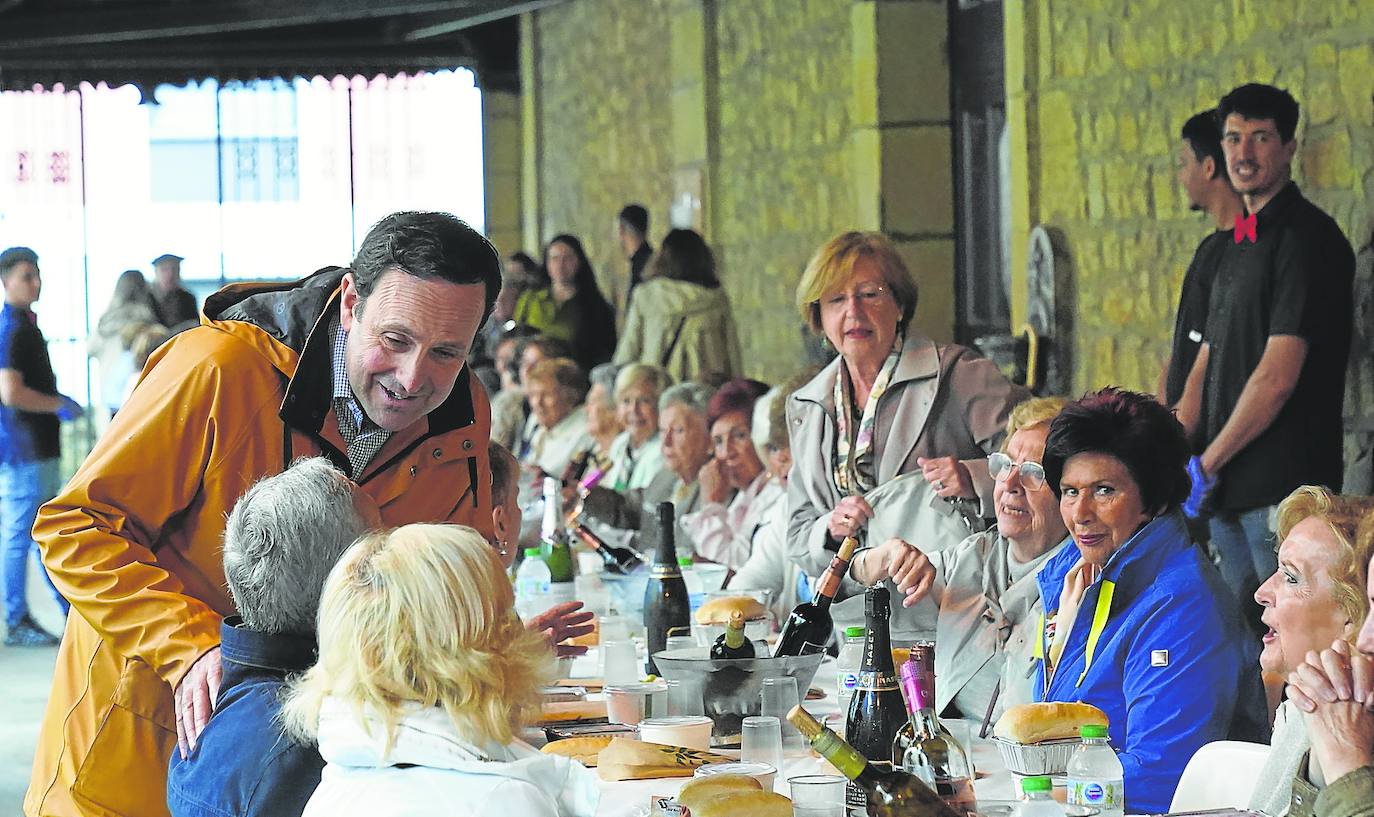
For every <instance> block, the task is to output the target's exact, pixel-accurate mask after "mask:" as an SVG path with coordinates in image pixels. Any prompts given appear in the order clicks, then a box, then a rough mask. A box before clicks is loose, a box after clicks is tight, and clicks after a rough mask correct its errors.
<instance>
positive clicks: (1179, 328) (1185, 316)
mask: <svg viewBox="0 0 1374 817" xmlns="http://www.w3.org/2000/svg"><path fill="white" fill-rule="evenodd" d="M1231 236H1232V231H1231V230H1217V231H1216V232H1213V233H1212V234H1210V235H1208V236H1207V237H1206V238H1204V239H1202V243H1201V244H1199V245H1198V246H1197V251H1196V252H1194V253H1193V260H1192V262H1191V263H1190V264H1188V271H1187V272H1186V273H1185V274H1184V275H1183V287H1182V289H1180V290H1179V294H1178V317H1177V318H1176V319H1175V320H1174V345H1173V354H1172V355H1171V356H1170V358H1169V371H1168V372H1166V373H1165V376H1164V401H1165V402H1166V403H1167V404H1169V405H1170V406H1172V405H1174V404H1175V403H1177V402H1178V400H1179V398H1180V397H1182V396H1183V387H1184V385H1185V384H1186V383H1187V382H1188V373H1189V372H1191V371H1192V370H1193V363H1194V361H1196V360H1197V353H1198V351H1199V350H1200V349H1201V348H1202V342H1203V340H1204V339H1205V338H1204V337H1203V332H1205V331H1206V329H1207V303H1208V300H1209V299H1210V298H1211V296H1212V281H1213V280H1214V279H1215V278H1216V277H1217V266H1218V265H1219V264H1220V263H1221V257H1222V253H1223V252H1225V250H1226V244H1227V243H1228V242H1230V241H1231Z"/></svg>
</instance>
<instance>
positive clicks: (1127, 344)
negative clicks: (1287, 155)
mask: <svg viewBox="0 0 1374 817" xmlns="http://www.w3.org/2000/svg"><path fill="white" fill-rule="evenodd" d="M1008 6H1009V7H1013V6H1014V7H1015V8H1011V9H1009V18H1011V19H1014V20H1016V22H1017V24H1016V25H1013V26H1009V27H1008V39H1009V41H1008V57H1009V60H1010V61H1013V62H1016V63H1017V64H1011V65H1009V66H1008V79H1009V95H1011V96H1014V97H1017V98H1018V102H1020V103H1023V104H1018V105H1015V106H1014V107H1013V114H1016V113H1017V112H1018V111H1019V112H1020V114H1021V115H1023V116H1024V121H1023V122H1021V123H1016V124H1014V125H1013V137H1014V141H1013V147H1012V150H1013V154H1014V155H1016V154H1017V153H1018V152H1019V153H1020V154H1021V155H1023V156H1025V157H1026V161H1025V162H1024V163H1019V164H1020V165H1021V170H1020V171H1019V173H1014V174H1013V175H1014V178H1013V186H1014V188H1015V189H1017V190H1018V196H1019V197H1020V199H1019V200H1020V202H1022V206H1023V207H1024V208H1025V209H1026V211H1027V212H1028V214H1029V217H1028V218H1023V219H1020V220H1019V221H1018V222H1017V223H1016V227H1017V232H1016V234H1015V235H1014V236H1013V243H1014V244H1015V245H1022V244H1024V242H1025V231H1026V230H1027V229H1029V226H1030V225H1031V224H1033V223H1043V224H1046V225H1050V226H1054V227H1057V228H1059V229H1060V230H1062V232H1063V234H1064V236H1065V238H1066V248H1067V250H1068V252H1069V254H1070V255H1071V257H1072V260H1073V268H1074V269H1075V271H1076V276H1077V278H1076V292H1075V293H1074V297H1075V298H1076V303H1077V309H1076V314H1077V316H1078V323H1077V331H1076V336H1075V337H1074V338H1073V343H1074V347H1075V360H1076V376H1075V381H1074V384H1075V388H1076V389H1078V390H1083V389H1088V388H1094V387H1099V386H1102V385H1106V384H1119V385H1123V386H1128V387H1131V388H1136V389H1144V390H1149V391H1152V390H1153V389H1154V386H1155V384H1156V380H1157V378H1158V375H1159V371H1160V368H1161V366H1162V365H1163V362H1164V358H1165V355H1166V354H1167V350H1168V343H1169V337H1170V333H1171V331H1172V326H1173V317H1174V311H1175V308H1176V305H1177V298H1178V288H1179V285H1180V283H1181V281H1182V277H1183V273H1184V270H1185V269H1186V267H1187V264H1188V261H1189V260H1190V259H1191V257H1192V253H1193V250H1194V249H1195V248H1196V245H1197V243H1198V241H1200V240H1201V239H1202V237H1203V236H1204V235H1205V234H1206V233H1207V231H1208V230H1210V229H1211V226H1210V225H1209V223H1208V222H1207V221H1206V219H1205V217H1203V216H1202V215H1201V214H1198V213H1192V212H1189V211H1188V209H1187V202H1186V200H1185V198H1184V196H1183V193H1182V191H1181V190H1180V189H1179V187H1178V184H1177V181H1176V180H1175V169H1174V161H1175V152H1176V149H1177V145H1178V136H1177V135H1178V131H1179V128H1180V127H1181V126H1182V124H1183V122H1184V121H1186V119H1187V118H1188V117H1189V116H1191V115H1192V114H1193V113H1195V112H1197V111H1199V110H1202V109H1204V108H1207V107H1211V106H1213V105H1215V104H1216V102H1217V100H1218V99H1219V98H1220V97H1221V95H1222V94H1224V93H1225V92H1226V91H1227V90H1229V89H1230V88H1232V87H1234V86H1236V85H1239V84H1241V83H1244V82H1250V81H1257V82H1266V83H1272V84H1275V85H1278V86H1280V87H1284V88H1287V89H1288V90H1289V91H1290V92H1291V93H1293V95H1294V96H1295V97H1296V98H1297V99H1298V101H1299V103H1300V104H1301V105H1302V121H1301V124H1300V127H1299V133H1298V137H1299V140H1300V146H1299V149H1298V155H1297V159H1296V162H1295V178H1296V180H1297V181H1298V183H1299V184H1300V185H1301V186H1302V188H1303V191H1304V193H1306V194H1307V195H1308V196H1309V197H1310V198H1312V199H1313V200H1314V201H1316V202H1317V203H1318V204H1319V205H1320V206H1321V207H1323V208H1324V209H1326V210H1327V211H1328V212H1330V213H1331V214H1332V215H1333V216H1334V217H1335V218H1336V220H1337V221H1338V222H1339V223H1340V225H1341V227H1342V229H1344V230H1345V232H1346V235H1347V236H1348V237H1349V238H1350V241H1351V244H1352V245H1353V246H1354V247H1355V249H1356V250H1357V251H1358V250H1359V249H1360V248H1361V247H1363V246H1365V245H1367V244H1368V243H1369V239H1370V234H1371V227H1372V226H1374V103H1371V91H1374V64H1371V60H1372V59H1374V3H1368V2H1360V0H1322V1H1321V2H1305V3H1294V2H1289V1H1288V0H1231V1H1230V2H1225V3H1213V4H1207V7H1206V12H1205V14H1204V13H1202V12H1200V11H1199V6H1197V5H1196V4H1194V3H1188V2H1180V1H1179V0H1008ZM1013 38H1016V39H1015V40H1013ZM1018 127H1023V128H1024V132H1023V134H1022V135H1021V137H1020V138H1019V139H1017V138H1016V136H1017V134H1018ZM1018 142H1019V144H1018ZM1017 165H1018V162H1017V161H1013V167H1017ZM1017 257H1018V258H1023V257H1024V255H1023V253H1018V256H1017ZM1367 268H1368V267H1367V266H1366V267H1365V269H1367ZM1014 273H1015V274H1016V275H1018V276H1023V275H1024V273H1023V271H1022V270H1021V269H1020V268H1016V269H1014ZM1366 275H1367V273H1366ZM1021 280H1024V278H1021ZM1361 286H1363V287H1364V288H1365V289H1366V290H1367V288H1368V282H1367V281H1365V282H1363V283H1362V284H1361ZM1017 306H1018V308H1019V309H1024V304H1023V303H1018V304H1017ZM1360 355H1361V359H1358V360H1356V361H1354V363H1353V367H1354V368H1353V373H1354V374H1355V377H1354V378H1353V382H1352V388H1351V397H1352V400H1357V399H1358V400H1359V401H1360V402H1361V403H1362V405H1363V406H1364V408H1363V411H1364V413H1369V412H1370V411H1371V410H1374V406H1371V403H1370V398H1374V380H1371V377H1370V366H1369V363H1368V360H1369V351H1368V350H1367V349H1364V350H1361V351H1360ZM1359 395H1363V397H1362V398H1360V397H1358V396H1359ZM1350 409H1351V411H1352V412H1358V411H1359V409H1358V407H1356V406H1355V405H1351V406H1350Z"/></svg>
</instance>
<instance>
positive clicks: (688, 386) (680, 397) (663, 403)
mask: <svg viewBox="0 0 1374 817" xmlns="http://www.w3.org/2000/svg"><path fill="white" fill-rule="evenodd" d="M715 393H716V392H715V389H713V388H711V387H710V386H706V385H703V384H701V383H693V382H691V381H688V382H686V383H679V384H677V385H676V386H669V387H668V388H667V389H664V391H663V396H662V397H660V398H658V411H659V413H660V414H662V413H663V412H665V411H667V410H668V407H669V406H673V405H678V406H682V407H684V408H686V409H689V410H691V411H694V412H696V413H697V414H700V415H701V416H702V417H705V416H706V404H707V403H710V402H711V395H713V394H715Z"/></svg>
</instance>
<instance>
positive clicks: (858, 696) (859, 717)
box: [844, 585, 907, 809]
mask: <svg viewBox="0 0 1374 817" xmlns="http://www.w3.org/2000/svg"><path fill="white" fill-rule="evenodd" d="M891 604H892V600H891V597H890V596H889V595H888V592H887V588H886V587H883V586H882V585H879V586H877V587H870V588H868V590H867V591H865V592H864V617H865V619H866V620H865V622H864V627H865V629H866V630H867V631H868V632H867V634H866V637H865V638H864V655H863V662H862V663H861V664H860V665H859V683H858V686H856V687H855V688H854V697H853V698H852V699H851V700H850V702H849V722H848V723H847V724H846V726H845V735H844V737H845V740H846V741H848V742H849V745H850V746H853V747H854V748H855V749H857V750H858V751H859V752H860V753H861V754H862V755H863V756H864V757H866V758H868V761H869V763H871V764H873V765H874V766H877V767H879V768H880V769H881V770H883V771H890V770H891V769H892V768H893V763H892V741H893V740H895V739H896V737H897V730H899V729H901V728H902V724H903V723H906V720H907V717H906V704H905V703H904V702H903V701H902V691H901V690H900V689H899V688H898V687H897V673H896V672H895V671H894V670H893V668H892V639H891V636H890V635H889V634H888V619H889V618H890V617H891V616H892V607H891ZM866 798H867V795H866V794H865V792H864V790H863V789H862V788H861V787H859V786H857V785H855V784H854V783H853V782H851V783H850V784H849V786H847V787H846V789H845V801H846V802H847V803H848V804H849V806H850V807H851V808H859V809H861V808H864V807H865V806H866V805H867V799H866Z"/></svg>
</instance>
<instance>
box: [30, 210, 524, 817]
mask: <svg viewBox="0 0 1374 817" xmlns="http://www.w3.org/2000/svg"><path fill="white" fill-rule="evenodd" d="M500 286H501V278H500V259H499V257H498V255H497V253H496V251H495V249H494V248H493V247H492V246H491V244H490V243H488V242H487V240H486V239H485V238H483V237H482V236H481V235H480V234H479V233H477V232H476V231H475V230H473V229H472V228H471V227H469V226H468V225H466V224H464V223H463V222H461V221H459V220H458V219H455V218H453V217H452V216H449V215H447V214H442V213H397V214H394V215H391V216H388V217H386V218H384V219H382V220H381V221H380V222H378V224H377V225H376V226H375V227H373V228H372V230H371V231H370V232H369V233H368V235H367V237H366V239H364V241H363V244H362V247H361V248H360V249H359V251H358V255H357V257H356V258H355V259H354V260H353V263H352V265H351V267H349V268H346V269H341V268H326V269H322V270H320V271H318V272H316V273H314V274H313V275H311V276H309V277H307V278H305V279H303V280H301V281H297V282H293V283H287V284H250V285H235V286H230V287H227V288H226V289H224V290H221V291H220V292H218V293H216V294H215V295H213V296H211V297H210V298H209V299H208V300H207V301H206V304H205V310H204V317H203V319H202V322H201V325H200V326H198V327H196V328H194V329H191V330H189V331H187V332H183V333H181V334H180V335H178V336H177V337H176V338H174V339H173V340H172V341H170V342H169V343H168V344H166V345H165V346H163V347H162V348H161V349H159V350H158V351H157V352H156V353H154V355H153V357H152V358H151V359H150V360H149V362H148V366H147V369H146V370H145V372H144V374H143V378H142V380H141V382H140V383H139V385H138V387H137V388H136V389H135V390H134V393H133V395H132V397H131V398H130V400H129V401H128V402H127V403H126V404H125V405H124V407H123V408H121V409H120V412H119V415H118V416H117V417H116V418H115V419H114V421H113V423H112V424H111V425H110V428H109V430H108V431H107V432H106V433H105V435H104V436H103V437H101V439H100V441H99V442H98V443H97V444H96V446H95V449H94V450H93V451H92V452H91V454H90V456H89V457H88V458H87V460H86V462H85V463H84V464H83V465H82V467H81V469H80V470H79V471H78V472H77V474H76V476H75V477H74V478H73V479H72V481H71V482H70V483H69V484H68V485H67V486H66V488H65V489H63V491H62V492H61V493H60V494H58V496H57V497H56V498H55V499H53V500H52V501H51V502H49V503H47V504H46V505H45V506H43V508H42V510H41V511H40V512H39V516H38V521H37V523H36V524H35V526H34V537H35V539H36V540H37V541H38V542H39V545H40V547H41V548H42V550H43V559H44V563H45V564H46V565H47V568H48V571H49V572H50V573H51V575H52V579H53V582H54V584H55V585H56V586H57V588H58V589H59V590H60V591H61V592H62V594H63V595H64V596H65V597H66V598H67V599H68V600H70V602H71V604H72V609H73V613H74V614H73V615H71V616H70V617H69V619H68V623H67V629H66V633H65V635H64V637H63V640H62V647H61V650H60V652H59V654H58V661H57V668H56V672H55V676H54V680H53V688H52V694H51V695H50V696H49V699H48V708H47V713H46V715H45V717H44V721H43V728H42V734H41V737H40V741H39V747H38V752H37V755H36V757H35V759H34V765H33V773H32V777H31V780H30V785H29V791H28V795H27V797H26V798H25V802H24V811H25V814H27V815H30V817H38V816H39V815H44V816H46V815H60V816H61V817H67V816H68V815H101V816H102V817H109V816H111V815H119V816H120V817H155V816H156V815H165V814H166V813H167V806H166V793H165V789H166V773H167V763H168V759H169V757H170V753H171V752H172V751H173V750H174V749H176V748H177V746H178V745H179V746H180V751H183V752H189V751H191V750H192V749H193V747H194V744H195V739H196V736H197V734H198V732H199V730H200V729H201V728H202V727H203V726H204V725H205V723H206V721H207V720H208V719H209V716H210V711H211V708H212V706H213V703H214V698H215V695H216V693H217V690H218V686H219V678H220V657H219V633H220V620H221V619H222V618H223V617H224V616H225V615H226V614H229V613H230V612H232V610H233V605H232V602H231V600H230V598H229V596H228V594H227V593H226V591H225V583H224V575H223V570H222V562H221V558H220V540H221V536H222V534H223V532H224V525H225V517H226V514H227V513H228V511H229V509H230V508H232V507H233V505H234V502H235V501H236V500H237V499H238V498H239V496H240V495H241V494H242V493H243V492H244V491H245V490H246V489H247V488H248V487H249V486H250V485H252V484H253V483H254V482H256V481H257V480H259V479H261V478H262V477H264V476H268V475H271V474H275V473H279V472H281V471H282V470H284V469H285V468H286V467H287V466H289V465H290V463H291V462H292V461H293V460H295V459H296V458H298V457H305V456H314V455H323V456H327V457H329V459H330V460H332V461H333V462H334V464H335V465H336V466H338V467H339V468H340V470H342V471H344V472H345V473H347V474H349V475H350V476H351V477H352V478H353V480H354V481H355V482H357V483H358V485H359V486H360V488H361V490H362V491H363V492H364V493H366V494H368V495H369V496H370V497H371V498H372V499H373V500H374V501H375V502H376V503H377V506H378V508H379V510H380V512H381V517H382V521H383V523H384V524H386V525H402V524H406V523H409V522H454V523H461V524H465V525H470V526H472V527H474V528H476V529H478V530H479V531H481V532H482V533H483V534H484V535H487V536H488V537H490V535H491V533H492V508H491V471H490V465H489V462H488V458H487V441H488V438H489V435H490V410H489V407H488V404H487V398H486V394H485V393H484V392H483V390H482V387H481V386H480V385H479V384H478V383H477V380H476V379H475V378H473V377H472V376H471V372H470V370H469V368H468V367H467V365H466V358H467V354H468V350H469V348H470V347H471V344H472V342H473V336H474V335H475V334H476V332H477V329H478V327H479V326H481V324H482V321H483V320H484V319H485V318H486V316H487V314H488V313H490V311H491V307H492V303H493V301H494V300H495V298H496V293H497V291H498V290H499V289H500Z"/></svg>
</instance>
